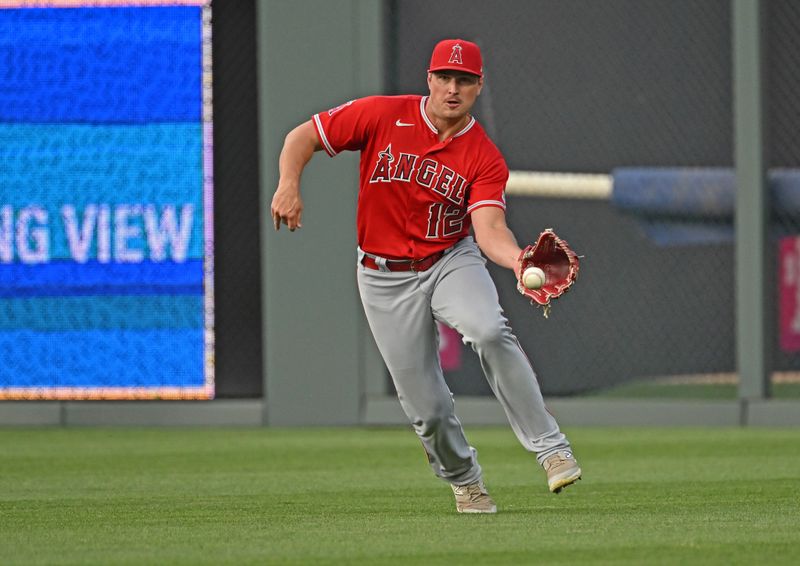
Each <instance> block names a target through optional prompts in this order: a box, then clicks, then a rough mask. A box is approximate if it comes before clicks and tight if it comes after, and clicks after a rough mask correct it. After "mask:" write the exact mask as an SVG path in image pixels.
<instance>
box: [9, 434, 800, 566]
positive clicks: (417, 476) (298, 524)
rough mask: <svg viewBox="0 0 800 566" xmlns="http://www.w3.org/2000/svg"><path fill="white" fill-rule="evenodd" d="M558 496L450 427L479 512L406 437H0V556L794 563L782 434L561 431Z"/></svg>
mask: <svg viewBox="0 0 800 566" xmlns="http://www.w3.org/2000/svg"><path fill="white" fill-rule="evenodd" d="M567 432H568V433H569V434H570V436H571V438H572V441H573V444H574V447H575V450H576V453H577V455H578V456H579V458H580V461H581V463H582V465H583V469H584V479H583V481H581V482H579V483H578V484H577V485H576V486H573V487H570V488H568V489H566V490H565V491H564V492H563V493H562V494H561V495H553V494H551V493H549V492H548V491H547V488H546V483H545V479H544V473H543V472H542V471H541V469H540V468H538V467H537V466H536V464H535V461H534V459H533V458H532V457H531V456H530V455H529V454H527V453H525V452H524V451H523V449H522V448H521V447H520V446H519V444H517V441H516V439H515V438H514V437H513V435H512V434H511V432H510V431H509V430H508V429H507V428H472V429H470V428H468V429H467V433H468V437H469V439H470V441H471V442H472V444H473V445H475V446H476V447H477V448H478V450H479V452H480V458H481V462H482V464H483V467H484V472H485V477H486V482H487V485H488V487H489V489H490V490H491V493H492V495H493V496H494V498H495V500H496V501H497V504H498V506H499V509H500V511H499V513H498V514H497V515H494V516H491V515H459V514H457V513H456V512H455V508H454V504H453V499H452V495H451V492H450V489H449V488H448V487H447V486H446V485H445V484H443V483H441V482H440V481H439V480H437V479H435V478H434V477H433V475H432V474H431V473H430V471H429V469H428V467H427V464H426V461H425V457H424V454H423V451H422V448H421V447H420V445H419V443H418V442H417V440H416V438H415V437H414V435H413V433H412V432H410V430H405V429H403V430H400V429H301V430H276V429H245V430H239V429H191V430H187V429H179V430H173V429H146V430H141V429H96V428H88V429H84V428H72V429H0V563H2V564H4V565H11V564H25V565H30V564H81V565H84V564H131V565H134V564H136V565H141V564H187V565H188V564H192V565H194V564H304V565H305V564H315V565H316V564H370V565H371V564H378V565H380V564H403V565H405V564H426V565H427V564H447V565H454V564H703V565H705V564H725V565H729V564H747V565H752V564H770V565H776V564H800V450H799V449H798V448H800V430H797V429H796V430H786V429H780V430H778V429H738V428H726V429H720V428H709V429H678V428H674V429H638V430H637V429H631V428H609V429H603V428H591V429H589V428H580V429H574V430H570V429H568V430H567Z"/></svg>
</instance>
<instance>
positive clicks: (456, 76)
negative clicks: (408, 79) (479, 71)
mask: <svg viewBox="0 0 800 566" xmlns="http://www.w3.org/2000/svg"><path fill="white" fill-rule="evenodd" d="M482 88H483V78H482V77H479V76H477V75H472V74H470V73H462V72H459V71H434V72H433V73H428V89H429V90H430V92H431V96H430V100H429V106H428V107H429V109H430V110H431V111H432V112H433V114H434V116H435V117H437V118H440V119H443V120H448V121H451V120H458V119H460V118H462V117H464V116H465V115H466V114H467V113H468V112H469V111H470V110H471V109H472V105H473V104H475V99H477V98H478V95H479V94H480V93H481V89H482Z"/></svg>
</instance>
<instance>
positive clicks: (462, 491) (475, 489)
mask: <svg viewBox="0 0 800 566" xmlns="http://www.w3.org/2000/svg"><path fill="white" fill-rule="evenodd" d="M456 493H457V494H458V495H468V496H469V500H470V501H477V499H478V498H479V497H480V496H481V495H484V490H483V489H482V488H481V486H480V484H472V485H460V486H458V487H457V488H456ZM486 495H488V494H486Z"/></svg>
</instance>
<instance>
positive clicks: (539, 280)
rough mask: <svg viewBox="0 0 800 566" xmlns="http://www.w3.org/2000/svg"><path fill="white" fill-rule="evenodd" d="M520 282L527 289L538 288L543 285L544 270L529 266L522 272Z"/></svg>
mask: <svg viewBox="0 0 800 566" xmlns="http://www.w3.org/2000/svg"><path fill="white" fill-rule="evenodd" d="M522 284H523V285H525V287H526V288H528V289H538V288H539V287H541V286H542V285H544V271H542V270H541V269H540V268H538V267H529V268H528V269H526V270H525V271H524V272H523V273H522Z"/></svg>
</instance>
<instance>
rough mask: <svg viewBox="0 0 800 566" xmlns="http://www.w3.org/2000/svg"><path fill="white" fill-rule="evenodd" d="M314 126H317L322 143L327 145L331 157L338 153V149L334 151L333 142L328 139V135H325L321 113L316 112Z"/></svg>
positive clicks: (326, 148) (326, 149)
mask: <svg viewBox="0 0 800 566" xmlns="http://www.w3.org/2000/svg"><path fill="white" fill-rule="evenodd" d="M314 126H316V128H317V134H319V140H320V141H321V142H322V145H323V146H325V151H327V152H328V155H330V156H331V157H333V156H334V155H336V151H334V149H333V147H331V144H330V142H329V141H328V136H326V135H325V130H324V129H323V128H322V122H321V121H320V119H319V114H314Z"/></svg>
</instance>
